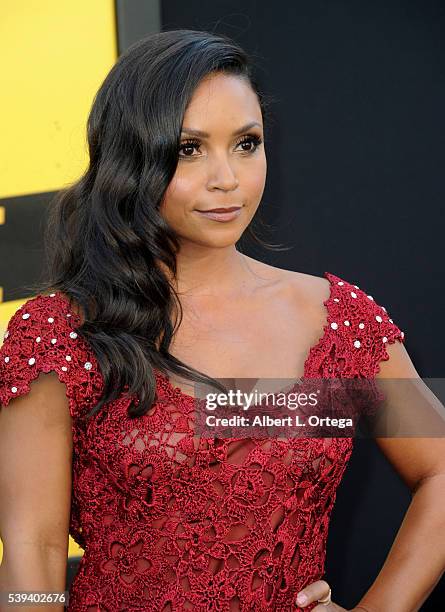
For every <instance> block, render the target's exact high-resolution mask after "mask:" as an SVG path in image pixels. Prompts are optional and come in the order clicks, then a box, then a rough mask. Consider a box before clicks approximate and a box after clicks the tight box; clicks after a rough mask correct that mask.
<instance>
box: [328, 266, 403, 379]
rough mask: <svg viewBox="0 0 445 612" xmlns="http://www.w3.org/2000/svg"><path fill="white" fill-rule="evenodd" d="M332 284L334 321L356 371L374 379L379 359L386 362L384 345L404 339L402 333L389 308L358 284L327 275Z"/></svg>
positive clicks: (378, 366)
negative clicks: (336, 321) (334, 309)
mask: <svg viewBox="0 0 445 612" xmlns="http://www.w3.org/2000/svg"><path fill="white" fill-rule="evenodd" d="M329 278H330V280H331V282H332V283H333V295H334V299H335V304H334V305H335V308H336V320H337V319H338V321H339V323H338V325H337V327H338V331H340V330H341V332H342V334H343V336H344V337H345V341H346V343H347V346H348V348H349V351H348V352H349V354H350V355H351V357H352V363H353V364H354V370H355V374H356V375H358V376H363V377H367V378H374V377H375V375H376V374H378V372H379V371H380V362H381V361H387V360H388V359H389V354H388V351H387V346H388V345H389V344H394V343H395V342H396V340H397V341H398V342H401V343H404V342H405V333H404V332H403V331H402V330H401V329H400V328H399V327H398V325H397V324H396V323H395V322H394V321H393V319H392V318H391V315H390V313H389V312H388V310H387V309H386V308H385V307H384V306H381V305H380V304H379V303H378V302H377V301H376V300H375V299H374V297H373V296H372V295H370V294H369V293H367V291H366V290H364V289H361V288H360V287H359V286H358V285H353V284H352V283H350V282H348V281H346V280H344V279H342V278H340V277H338V276H335V275H333V274H329Z"/></svg>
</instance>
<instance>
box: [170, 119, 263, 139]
mask: <svg viewBox="0 0 445 612" xmlns="http://www.w3.org/2000/svg"><path fill="white" fill-rule="evenodd" d="M255 126H258V127H261V124H259V123H258V121H251V122H250V123H246V125H243V126H242V127H240V128H239V129H237V130H235V131H234V132H233V134H232V136H238V135H239V134H242V133H243V132H246V131H247V130H250V128H253V127H255ZM182 132H184V133H186V134H191V135H192V136H199V137H201V138H209V137H210V134H208V133H207V132H202V131H201V130H194V129H193V128H187V127H183V128H182Z"/></svg>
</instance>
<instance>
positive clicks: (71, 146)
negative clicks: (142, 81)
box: [0, 0, 118, 559]
mask: <svg viewBox="0 0 445 612" xmlns="http://www.w3.org/2000/svg"><path fill="white" fill-rule="evenodd" d="M117 54H118V51H117V35H116V26H115V10H114V2H113V0H0V55H1V57H2V58H3V61H2V88H1V89H2V91H1V98H0V100H1V102H0V103H1V113H0V133H1V143H2V145H1V148H0V198H6V197H14V196H19V195H24V194H32V193H40V192H46V191H57V190H58V189H61V188H62V187H63V186H64V185H66V184H67V183H70V182H72V181H75V180H76V178H78V177H79V175H80V174H81V173H82V172H83V170H84V169H85V167H86V165H87V163H88V152H87V146H86V121H87V117H88V114H89V111H90V108H91V104H92V102H93V98H94V95H95V93H96V91H97V89H98V88H99V87H100V85H101V83H102V81H103V79H104V78H105V76H106V74H107V73H108V71H109V70H110V68H111V67H112V65H113V64H114V63H115V61H116V59H117ZM7 223H8V219H7V214H6V210H5V208H4V207H2V206H1V205H0V224H1V225H2V227H1V231H2V232H5V231H7ZM1 285H2V279H1V278H0V302H2V303H0V343H2V342H3V333H4V331H5V329H6V325H7V322H8V321H9V319H10V317H11V316H12V315H13V314H14V312H15V311H16V310H17V308H19V306H21V304H22V303H23V302H24V301H25V300H19V301H14V302H3V297H2V296H3V292H2V288H1ZM2 553H3V549H2V545H1V541H0V559H1V558H2ZM82 554H83V551H82V549H81V548H79V547H78V546H77V544H76V543H75V542H74V540H72V538H71V537H70V540H69V555H70V556H78V555H82Z"/></svg>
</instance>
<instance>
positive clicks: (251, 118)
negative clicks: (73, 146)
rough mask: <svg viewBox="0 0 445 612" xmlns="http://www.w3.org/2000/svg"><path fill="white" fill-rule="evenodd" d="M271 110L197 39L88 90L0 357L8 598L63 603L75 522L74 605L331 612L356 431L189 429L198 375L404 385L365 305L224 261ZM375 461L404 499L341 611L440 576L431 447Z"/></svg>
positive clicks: (325, 284)
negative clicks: (29, 291)
mask: <svg viewBox="0 0 445 612" xmlns="http://www.w3.org/2000/svg"><path fill="white" fill-rule="evenodd" d="M266 107H267V103H266V101H265V97H264V95H262V94H261V92H260V91H259V89H258V87H257V86H256V84H255V82H254V80H253V79H252V76H251V69H250V65H249V63H248V59H247V57H246V55H245V53H244V52H243V51H242V49H240V48H239V47H238V46H237V45H236V44H234V43H233V41H231V40H230V39H227V38H225V37H221V36H216V35H213V34H210V33H207V32H197V31H189V30H179V31H168V32H162V33H160V34H156V35H154V36H150V37H147V38H145V39H143V40H141V41H139V42H138V43H136V44H135V45H133V46H132V47H131V48H130V49H129V50H128V51H127V52H126V53H125V54H124V55H122V56H121V57H120V58H119V60H118V62H117V63H116V65H115V66H114V67H113V69H112V70H111V72H110V73H109V75H108V76H107V78H106V79H105V81H104V83H103V84H102V86H101V88H100V89H99V91H98V94H97V96H96V98H95V101H94V104H93V107H92V110H91V114H90V117H89V120H88V141H89V152H90V166H89V168H88V169H87V171H86V173H85V174H84V176H83V177H82V178H81V179H80V180H79V181H78V182H77V183H76V184H74V185H73V186H71V187H70V188H68V189H66V190H64V191H63V192H60V194H59V196H58V197H57V199H56V202H55V205H54V208H53V211H52V217H51V219H50V222H49V224H48V230H47V240H46V242H47V244H48V245H50V248H49V249H48V251H49V257H50V259H49V267H48V269H49V276H48V279H47V281H46V283H45V284H42V285H40V286H39V288H38V290H39V291H42V293H41V294H39V295H37V297H35V298H32V299H30V300H28V301H27V302H26V303H25V304H24V305H23V306H22V307H21V308H20V309H19V310H18V311H17V312H16V314H15V315H14V316H13V317H12V318H11V320H10V322H9V325H8V330H7V332H6V335H5V340H4V344H3V346H2V348H1V359H0V367H1V386H0V400H1V402H0V403H1V404H2V405H3V406H8V404H9V403H11V405H10V407H9V408H8V409H6V410H4V409H2V411H1V419H0V423H1V428H0V432H1V433H0V448H1V450H0V458H1V462H0V463H1V468H0V498H1V500H2V505H1V512H0V530H1V533H2V536H3V541H4V550H5V554H4V564H3V565H2V568H1V572H2V574H1V579H2V584H3V590H6V587H8V586H14V588H15V589H20V588H21V589H22V590H25V589H29V588H33V589H35V590H51V589H52V590H58V591H63V589H64V585H65V567H66V557H67V534H68V530H69V533H70V534H71V535H72V537H73V538H74V539H75V540H76V542H77V543H78V544H79V545H80V546H82V547H83V548H84V550H85V553H84V556H83V557H82V560H81V562H80V567H79V570H78V573H77V574H76V576H75V578H74V580H73V583H72V585H71V589H70V601H69V605H68V609H69V610H72V611H80V610H82V611H84V612H85V611H93V610H107V611H114V610H116V611H117V610H128V611H130V610H131V611H136V610H141V611H142V610H153V611H155V610H159V611H161V610H162V611H165V612H166V611H169V610H171V611H179V610H184V611H185V610H193V611H205V610H224V611H227V612H230V611H234V610H243V611H246V610H255V611H256V612H257V611H259V612H260V611H263V610H281V611H284V610H301V609H304V610H316V611H317V612H320V611H322V610H323V612H326V611H328V612H331V611H334V610H335V611H339V610H345V608H343V607H341V605H339V604H336V603H333V602H332V601H331V594H330V587H329V584H328V582H327V581H325V580H323V579H322V577H323V574H324V561H325V553H326V539H327V532H328V524H329V516H330V513H331V511H332V507H333V504H334V500H335V495H336V490H337V487H338V485H339V483H340V481H341V478H342V475H343V473H344V470H345V468H346V466H347V463H348V460H349V457H350V454H351V452H352V438H347V437H331V438H327V437H324V438H314V437H306V438H298V439H297V438H293V437H290V438H288V439H284V440H283V439H280V440H278V439H275V438H274V437H270V438H266V439H261V440H256V439H254V438H251V439H249V438H247V439H236V438H235V439H234V438H230V437H221V438H211V437H210V438H206V437H205V436H203V437H202V438H199V437H198V438H197V437H196V436H194V428H193V415H194V411H193V409H194V403H195V402H194V400H195V396H194V395H192V394H191V391H190V388H191V386H192V383H210V384H211V383H212V382H213V383H215V382H216V383H217V385H216V386H217V388H218V389H219V390H220V391H225V390H226V388H225V387H224V386H223V385H222V383H221V382H220V381H218V380H216V381H215V379H224V378H228V379H233V380H236V379H238V378H250V377H255V378H259V377H267V378H292V379H293V378H301V377H303V376H305V377H308V378H310V377H314V378H316V377H323V378H332V377H336V376H337V377H344V378H347V377H349V378H354V377H355V378H357V377H361V378H369V379H373V378H374V377H380V378H384V377H388V378H391V377H393V378H395V377H406V378H410V377H417V378H418V374H417V372H416V370H415V369H414V366H413V364H412V362H411V360H410V358H409V356H408V354H407V353H406V351H405V348H404V347H403V332H401V331H400V329H399V328H398V327H397V326H396V324H395V323H394V322H393V321H392V320H391V319H390V317H389V314H388V313H387V312H386V310H385V309H384V308H383V307H382V306H380V305H378V304H377V303H376V302H375V301H374V300H373V299H372V296H369V295H367V294H366V292H365V291H363V290H362V289H360V288H359V287H357V286H356V285H352V284H351V283H349V282H348V281H346V280H344V279H341V278H339V277H338V276H336V275H334V274H332V273H325V276H324V277H323V278H319V277H314V276H310V275H308V274H303V273H296V272H291V271H287V270H283V269H279V268H275V267H272V266H268V265H266V264H264V263H262V262H260V261H257V260H254V259H252V258H250V257H247V256H245V255H244V254H243V253H242V252H241V251H240V250H238V249H237V243H238V241H239V240H240V238H241V236H242V235H243V233H244V232H245V231H248V232H249V231H250V232H252V229H251V224H252V220H253V218H254V215H255V214H256V212H257V209H258V206H259V203H260V201H261V197H262V195H263V190H264V186H265V180H266V155H265V146H264V130H265V124H264V119H265V117H266ZM232 208H233V209H234V211H233V212H232V213H230V212H227V210H228V209H232ZM214 209H224V211H225V212H223V213H220V212H213V213H212V212H211V211H212V210H214ZM253 235H255V234H253ZM49 292H50V293H49ZM178 313H179V314H180V315H181V316H180V317H179V323H178V319H177V316H176V315H178ZM177 323H178V324H177ZM176 324H177V325H176ZM396 340H397V341H398V342H397V343H396ZM45 374H46V375H45ZM209 377H210V378H209ZM235 377H236V378H235ZM33 381H34V382H33ZM8 441H9V442H8ZM380 446H381V448H382V450H383V452H385V454H386V455H387V456H388V458H389V459H390V460H391V461H392V463H393V464H394V465H395V466H396V468H397V469H398V470H399V473H400V474H401V476H402V477H403V478H404V479H405V481H406V482H407V483H408V484H409V486H411V488H412V490H413V492H414V491H415V496H414V497H413V502H412V504H411V506H410V509H409V511H408V514H407V518H406V520H405V521H404V524H403V526H402V528H401V530H400V532H399V534H398V537H397V539H396V542H395V543H394V546H393V548H392V550H391V553H390V555H389V556H388V560H387V562H386V564H385V567H384V569H383V570H382V572H381V573H380V574H379V576H378V578H377V580H376V581H375V583H374V584H373V585H372V586H371V588H370V589H369V591H368V592H367V593H366V594H365V595H364V597H363V598H362V601H361V602H359V603H358V604H357V606H356V607H355V608H354V610H369V611H373V612H374V611H376V610H378V611H379V612H380V611H382V612H387V611H389V610H391V612H395V611H400V612H402V611H405V612H408V611H411V610H414V609H416V610H417V609H418V606H420V604H421V602H422V601H424V600H425V598H426V596H427V594H428V593H429V592H430V590H431V589H432V587H433V585H434V584H435V583H436V581H437V580H438V578H439V576H440V574H441V572H443V566H444V556H445V551H444V546H443V536H440V537H441V540H440V541H439V540H438V535H437V533H436V534H435V533H434V531H435V529H436V528H439V527H441V526H443V522H444V517H443V511H442V510H441V508H442V507H443V505H442V504H440V503H439V499H440V500H442V501H443V499H444V491H443V477H444V472H445V470H444V463H445V462H444V459H443V458H444V457H445V453H444V450H445V447H444V443H443V440H439V439H437V440H436V439H434V440H431V439H430V440H428V441H427V442H426V441H425V440H423V439H409V440H403V439H402V440H394V439H393V440H389V439H387V440H385V439H384V438H381V439H380ZM414 459H415V461H414ZM42 467H43V468H48V469H44V470H42ZM71 468H72V471H71ZM71 477H72V480H71ZM17 482H18V483H21V486H20V487H18V488H17V487H16V486H15V485H16V483H17ZM42 493H43V495H42ZM36 500H38V501H36ZM25 544H26V545H25ZM414 547H415V555H414V554H410V553H409V551H410V550H411V548H412V549H414ZM432 551H434V553H433V554H432ZM19 559H20V564H19V561H18V560H19ZM25 568H26V569H25ZM298 594H299V599H298V601H297V595H298ZM302 595H306V600H303V599H300V596H302Z"/></svg>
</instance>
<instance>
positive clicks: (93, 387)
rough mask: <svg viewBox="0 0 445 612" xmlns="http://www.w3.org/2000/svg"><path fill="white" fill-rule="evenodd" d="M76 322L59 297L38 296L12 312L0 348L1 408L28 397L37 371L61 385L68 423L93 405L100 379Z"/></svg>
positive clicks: (62, 297) (64, 302)
mask: <svg viewBox="0 0 445 612" xmlns="http://www.w3.org/2000/svg"><path fill="white" fill-rule="evenodd" d="M80 323H81V321H80V318H79V316H78V315H77V314H76V313H74V312H73V311H72V310H71V309H70V306H69V302H68V300H67V298H65V297H64V296H63V295H62V294H60V293H52V294H50V295H38V296H36V297H34V298H31V299H30V300H28V301H27V302H25V303H24V304H23V305H22V306H21V307H20V308H19V309H18V310H17V311H16V312H15V314H14V315H13V316H12V317H11V319H10V320H9V322H8V326H7V330H6V333H5V335H4V340H3V344H2V346H1V347H0V405H2V406H7V405H8V404H9V402H10V400H11V399H12V398H14V397H17V396H20V395H23V394H26V393H28V392H29V390H30V384H31V382H32V381H33V380H35V379H36V378H37V377H38V375H39V374H40V373H41V372H45V373H48V372H51V371H54V372H56V373H57V376H58V378H59V380H60V381H61V382H63V383H64V384H65V386H66V396H67V398H68V400H69V408H70V413H71V416H72V417H73V418H75V417H78V416H80V415H81V414H82V412H83V411H84V410H85V407H86V406H89V405H90V404H91V403H92V402H94V401H97V399H98V398H99V396H100V390H101V384H100V381H101V377H100V375H99V368H98V364H97V361H96V359H95V356H94V354H93V353H92V351H91V348H90V347H89V345H88V344H87V343H86V341H85V340H84V339H83V338H82V337H81V336H79V335H78V334H77V332H76V331H75V328H76V327H77V326H79V325H80Z"/></svg>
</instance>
